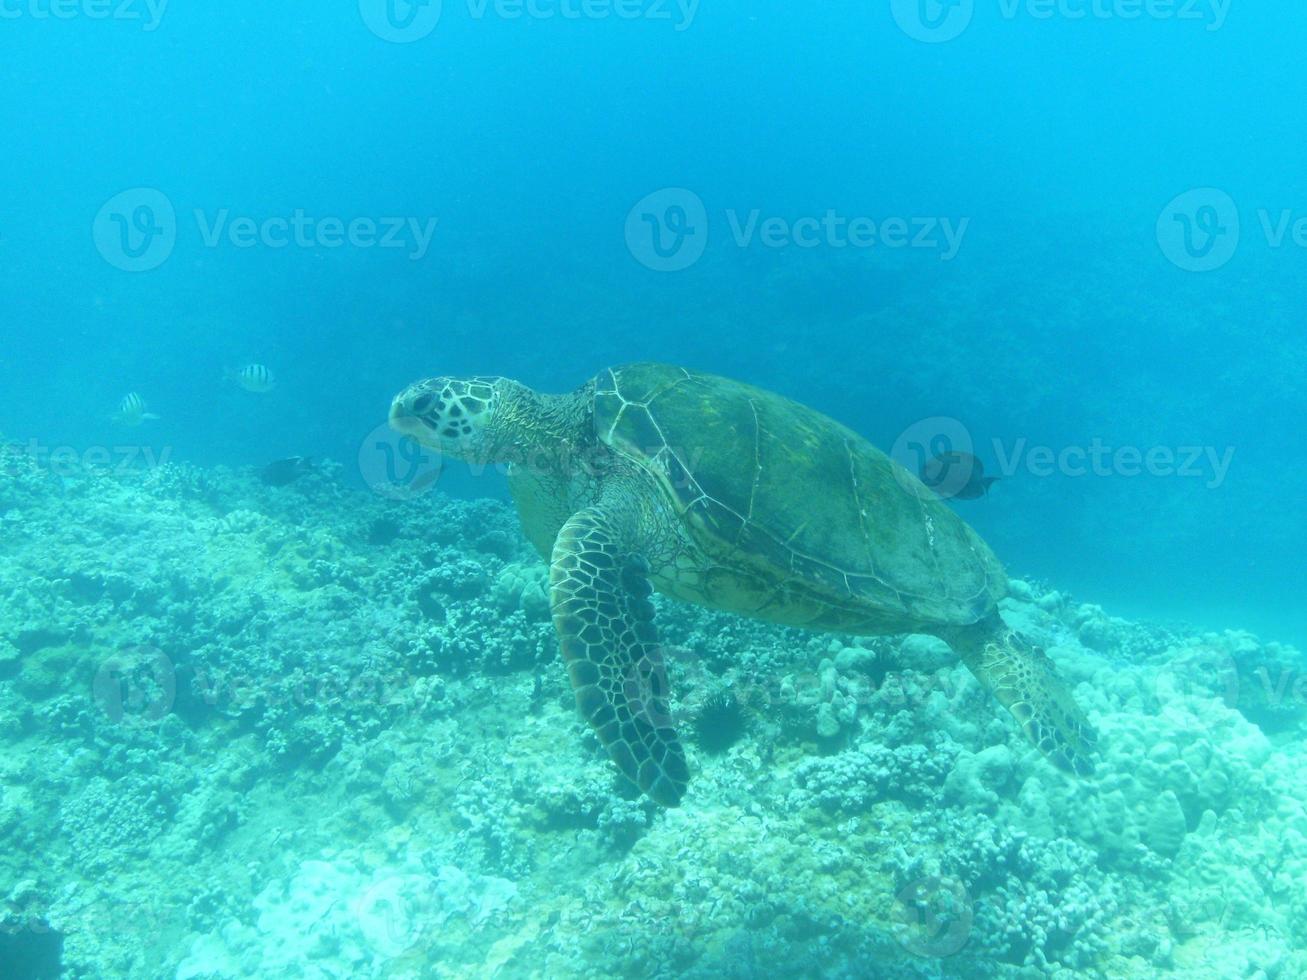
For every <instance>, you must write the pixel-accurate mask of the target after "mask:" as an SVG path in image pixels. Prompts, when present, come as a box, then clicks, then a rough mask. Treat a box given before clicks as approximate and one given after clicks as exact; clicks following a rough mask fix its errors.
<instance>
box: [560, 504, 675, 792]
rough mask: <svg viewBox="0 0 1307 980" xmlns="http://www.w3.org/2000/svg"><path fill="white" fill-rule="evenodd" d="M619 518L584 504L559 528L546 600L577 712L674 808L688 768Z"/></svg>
mask: <svg viewBox="0 0 1307 980" xmlns="http://www.w3.org/2000/svg"><path fill="white" fill-rule="evenodd" d="M624 523H625V522H624V521H622V520H621V514H620V512H616V511H606V510H605V509H604V508H603V507H590V508H587V509H585V510H582V511H580V512H579V513H577V514H575V515H573V517H572V518H571V519H570V520H568V522H567V523H566V524H565V525H563V529H562V531H561V532H559V535H558V540H557V541H556V542H555V544H554V550H553V556H552V559H551V563H550V573H549V575H550V579H549V581H550V602H551V604H552V607H553V615H554V627H555V629H557V631H558V637H559V640H560V641H561V646H562V651H563V660H564V661H565V662H566V664H567V671H568V674H569V676H570V677H571V679H572V689H573V690H574V691H575V692H576V705H577V708H578V709H580V712H581V715H582V717H584V718H585V720H586V721H588V722H589V723H590V725H591V726H592V727H593V728H594V730H595V732H596V733H597V734H598V736H599V740H600V741H601V742H602V743H603V744H604V748H606V749H607V750H608V755H609V756H610V757H611V758H612V760H613V762H615V763H617V767H618V768H619V769H620V770H621V771H622V773H623V774H624V775H625V776H626V777H627V778H628V779H630V780H631V781H632V782H634V783H635V784H636V785H637V786H639V787H640V789H641V790H642V791H643V792H644V793H646V794H647V795H648V796H649V797H650V798H651V799H653V800H654V801H655V802H657V803H661V804H662V805H663V806H676V805H677V804H679V803H680V802H681V797H682V796H684V795H685V789H686V785H687V784H688V782H689V778H690V773H689V768H688V767H687V766H686V762H685V751H684V749H683V748H682V747H681V743H680V740H679V739H678V738H677V737H676V731H675V729H674V728H673V727H672V723H671V717H670V714H669V711H668V707H667V695H668V685H667V674H666V671H665V669H664V666H663V661H662V655H661V653H660V652H659V649H658V632H657V630H656V629H655V628H654V624H653V615H654V608H653V603H651V602H650V601H649V596H650V594H651V593H652V591H653V588H652V585H651V584H650V581H649V563H648V562H647V561H646V560H645V559H644V558H643V557H642V556H641V555H640V554H639V552H638V550H637V549H636V548H635V547H634V545H635V542H634V541H633V540H632V538H633V536H634V535H633V531H632V530H631V529H629V528H625V527H624V526H623V525H624Z"/></svg>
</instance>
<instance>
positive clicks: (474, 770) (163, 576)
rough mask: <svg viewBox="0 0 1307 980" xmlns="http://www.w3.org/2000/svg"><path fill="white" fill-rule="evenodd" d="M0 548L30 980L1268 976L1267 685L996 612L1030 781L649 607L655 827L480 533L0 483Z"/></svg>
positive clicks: (1289, 739)
mask: <svg viewBox="0 0 1307 980" xmlns="http://www.w3.org/2000/svg"><path fill="white" fill-rule="evenodd" d="M0 534H2V535H3V538H4V541H5V546H6V547H5V556H4V559H3V561H0V589H3V591H4V594H5V595H6V596H7V597H8V601H7V603H6V604H5V608H4V610H3V612H2V613H0V732H3V733H4V735H3V738H4V748H3V751H0V896H4V897H3V898H2V899H0V932H3V933H4V934H5V935H6V937H10V938H12V937H13V936H23V937H26V936H29V935H30V936H35V935H36V934H37V933H38V932H41V933H42V934H43V935H46V934H48V935H50V936H56V935H57V936H58V937H59V938H60V939H61V940H62V951H61V955H62V960H63V965H64V969H65V972H66V975H67V976H70V977H99V976H111V975H122V976H127V975H130V976H142V977H178V978H188V980H200V978H205V980H212V978H224V977H241V976H250V975H269V976H270V975H287V976H289V975H297V976H304V977H336V976H358V977H446V976H502V977H517V976H521V977H529V976H575V977H595V978H599V977H604V978H607V977H612V976H633V977H636V976H638V977H673V976H686V977H704V978H707V977H738V978H745V977H772V976H775V977H780V976H817V975H820V976H823V977H858V976H868V975H875V976H883V977H905V978H906V977H919V978H925V977H978V976H985V977H1010V978H1028V977H1056V978H1069V977H1072V976H1077V977H1079V976H1089V977H1114V978H1115V977H1136V976H1137V977H1159V976H1161V977H1165V976H1197V977H1209V976H1210V977H1227V976H1241V977H1254V976H1262V977H1267V978H1271V977H1290V976H1302V975H1307V954H1304V953H1303V952H1302V950H1303V949H1304V948H1307V765H1305V764H1304V763H1307V758H1304V750H1303V744H1304V739H1303V736H1304V734H1307V731H1305V730H1304V726H1305V725H1307V712H1305V710H1304V709H1305V707H1307V705H1305V704H1304V699H1305V698H1307V682H1302V680H1301V678H1302V671H1303V661H1302V658H1301V656H1300V655H1299V653H1298V651H1296V650H1294V649H1293V648H1291V647H1288V646H1284V645H1278V644H1274V643H1262V642H1260V641H1259V640H1258V639H1257V638H1256V637H1253V636H1251V635H1249V634H1246V633H1241V632H1234V631H1231V632H1226V633H1210V632H1207V633H1197V634H1194V635H1185V631H1183V630H1180V629H1178V628H1176V627H1170V628H1166V629H1162V628H1160V627H1156V626H1149V625H1147V624H1134V623H1130V622H1127V621H1124V620H1122V619H1120V618H1117V617H1113V616H1111V615H1109V614H1107V613H1105V612H1104V611H1103V610H1101V609H1099V608H1098V607H1096V606H1092V605H1085V604H1079V603H1077V602H1075V601H1074V600H1073V599H1071V598H1070V597H1067V596H1064V595H1061V594H1058V593H1055V592H1052V591H1051V590H1048V589H1044V588H1040V587H1037V586H1034V585H1031V584H1029V583H1025V582H1014V583H1013V590H1012V597H1011V598H1010V599H1008V600H1006V601H1005V604H1004V615H1005V616H1006V617H1007V618H1008V620H1009V621H1010V622H1011V623H1012V624H1013V625H1014V626H1016V627H1017V628H1019V629H1021V630H1022V631H1024V632H1025V633H1027V634H1028V635H1029V636H1030V637H1031V638H1032V639H1034V640H1035V641H1036V642H1038V643H1039V644H1040V645H1042V646H1044V647H1045V648H1046V649H1047V650H1048V651H1049V653H1050V655H1051V656H1052V657H1053V659H1054V660H1055V661H1057V662H1058V664H1059V667H1060V669H1061V670H1062V671H1063V672H1064V673H1065V674H1066V676H1067V677H1068V678H1069V679H1070V680H1071V682H1072V683H1074V684H1075V685H1076V686H1077V696H1078V697H1079V698H1080V699H1081V701H1082V703H1083V704H1084V705H1085V706H1086V707H1087V709H1088V710H1089V711H1090V713H1091V714H1092V715H1093V717H1094V719H1095V722H1096V724H1097V725H1098V727H1099V729H1100V735H1101V754H1100V759H1099V766H1098V770H1097V772H1096V773H1095V775H1094V776H1093V777H1091V778H1087V779H1083V780H1072V779H1069V778H1068V777H1066V776H1064V775H1063V774H1061V773H1059V772H1057V771H1056V770H1054V769H1053V768H1052V767H1051V766H1050V765H1049V764H1048V763H1047V762H1046V761H1044V760H1043V759H1042V758H1041V757H1040V756H1039V754H1038V753H1037V752H1035V751H1034V750H1032V749H1031V748H1030V747H1029V746H1028V744H1027V743H1026V741H1025V740H1024V738H1023V737H1022V736H1021V734H1020V733H1019V732H1017V731H1016V730H1015V728H1014V726H1013V725H1012V724H1011V722H1010V720H1009V719H1008V718H1007V717H1006V715H1005V714H1004V713H1003V712H1002V711H1000V710H997V708H996V706H995V705H994V704H992V703H990V702H989V701H988V700H987V698H986V696H985V695H984V693H983V692H982V691H981V689H980V688H979V686H978V685H977V684H976V683H975V682H974V681H973V680H972V679H971V677H970V676H969V674H968V673H967V672H966V670H965V669H963V668H962V667H961V666H960V665H958V663H957V662H956V659H955V658H954V657H953V656H952V654H951V652H950V651H949V650H948V648H947V647H945V646H944V645H943V644H941V643H940V642H939V641H937V640H934V639H932V638H929V637H916V636H913V637H895V638H884V637H879V638H857V637H847V636H843V637H833V636H827V635H816V634H808V633H803V632H799V631H795V630H787V629H781V628H776V627H771V626H767V625H765V624H760V623H755V622H750V621H746V620H743V619H739V618H737V617H731V616H725V615H719V614H717V613H713V612H710V611H706V610H702V609H697V608H692V607H688V606H683V605H679V604H676V603H670V602H663V601H661V600H659V602H658V612H659V618H660V625H661V627H662V633H663V636H664V640H665V648H666V651H667V663H668V671H669V675H670V680H671V684H672V690H673V702H672V705H671V707H672V711H673V714H674V716H675V718H676V720H677V724H678V725H679V726H680V727H681V729H682V732H683V734H684V736H685V742H686V745H687V751H688V753H689V755H690V758H691V762H692V766H693V771H694V778H693V781H692V784H691V787H690V791H689V794H688V796H687V798H686V800H685V803H684V805H683V806H682V807H681V808H679V809H677V810H672V811H666V810H660V809H657V808H656V807H654V806H653V805H652V804H650V803H649V802H648V801H646V800H644V799H641V798H638V797H637V796H636V795H635V794H634V793H633V792H632V790H631V789H630V787H629V786H627V785H626V784H625V783H624V781H623V780H621V779H620V777H618V776H616V774H615V772H614V770H613V769H612V767H611V766H610V765H609V764H608V763H607V762H606V761H605V756H604V753H603V751H602V749H601V747H600V746H599V744H598V742H597V740H596V739H595V738H594V737H593V736H592V735H591V734H590V733H589V731H588V730H587V729H586V728H585V726H584V725H583V723H582V722H581V721H580V720H579V718H578V717H577V716H576V713H575V711H574V709H573V707H572V695H571V692H570V689H569V687H568V684H567V680H566V676H565V672H564V670H563V668H562V666H561V664H560V663H559V662H558V657H557V653H556V647H555V641H554V638H553V635H552V629H551V625H550V615H549V609H548V599H547V588H546V574H545V569H544V566H543V564H542V563H541V562H540V560H539V558H538V557H537V556H536V555H535V554H534V552H532V551H531V550H530V549H529V548H528V547H527V545H526V544H525V542H524V541H523V540H522V538H521V535H520V532H519V530H518V528H517V525H516V520H515V517H514V516H513V514H512V511H511V510H510V509H509V508H508V507H507V506H505V505H503V504H500V503H498V502H495V501H477V502H467V501H459V500H454V499H450V498H447V497H445V496H443V495H441V494H439V493H433V494H430V495H428V496H425V497H420V498H417V499H412V500H402V501H397V500H388V499H384V498H382V497H379V496H375V495H371V494H368V493H366V492H363V491H356V490H353V489H350V488H349V487H348V486H347V485H346V483H345V481H344V480H343V479H342V478H341V473H340V472H339V468H337V467H334V466H332V465H330V464H323V465H322V466H320V467H318V468H317V470H316V471H315V472H313V473H311V474H309V475H307V476H305V477H304V478H303V479H302V480H299V481H297V482H296V483H294V484H293V485H291V486H288V487H280V488H273V487H267V486H264V485H263V484H261V483H260V482H258V481H257V480H256V479H255V478H254V477H253V476H252V475H251V474H248V473H243V472H235V471H230V470H224V469H214V470H201V469H198V468H194V467H188V466H172V465H169V466H164V467H160V468H156V469H152V470H148V471H143V472H127V473H122V472H119V473H115V474H107V473H94V472H88V473H83V474H73V475H65V476H63V477H61V478H59V479H55V478H53V477H52V476H51V475H50V474H48V473H46V472H44V471H42V470H41V469H40V468H39V467H28V466H23V465H7V466H6V467H3V468H0ZM29 945H31V948H33V949H35V948H36V944H35V942H33V943H32V944H29ZM46 945H47V946H48V945H49V944H46ZM5 948H7V947H5ZM24 948H26V947H24Z"/></svg>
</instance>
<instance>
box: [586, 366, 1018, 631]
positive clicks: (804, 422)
mask: <svg viewBox="0 0 1307 980" xmlns="http://www.w3.org/2000/svg"><path fill="white" fill-rule="evenodd" d="M593 390H594V425H595V429H596V434H597V436H598V438H599V439H600V440H601V441H602V442H604V443H605V444H607V445H608V446H609V447H610V448H611V449H612V450H613V451H614V452H616V453H618V454H620V455H621V456H623V457H625V458H627V459H629V460H631V461H632V462H634V463H636V464H637V465H639V466H640V467H642V468H643V469H644V470H646V471H647V472H648V473H649V474H651V475H652V476H653V477H654V478H655V480H656V481H657V482H658V484H659V485H660V486H661V488H662V489H663V492H664V493H665V495H666V498H667V500H668V502H669V503H670V504H671V506H672V508H673V510H674V512H675V513H676V514H678V515H679V516H680V518H681V519H682V521H683V522H684V525H685V527H686V529H687V531H688V532H689V533H690V535H691V538H692V540H693V541H694V542H695V543H696V544H697V545H698V546H699V547H700V548H701V549H702V550H703V552H704V553H705V554H706V555H708V556H710V557H711V559H712V560H713V561H714V562H720V563H721V564H722V565H724V566H726V567H735V568H738V569H747V573H748V575H750V576H751V577H752V578H753V579H754V580H760V581H762V582H764V583H766V584H767V586H768V588H772V587H775V588H776V589H777V590H778V592H785V590H786V588H787V587H791V586H797V587H799V588H800V589H801V591H802V592H803V593H804V594H807V595H811V596H816V597H818V599H819V601H820V602H821V603H823V604H824V605H828V606H833V607H836V608H838V609H842V610H845V611H847V613H848V614H849V615H848V617H847V618H848V620H849V621H850V622H854V621H858V620H859V617H862V618H863V619H865V622H866V623H867V624H868V625H877V626H880V627H881V628H883V629H884V630H885V631H902V632H907V631H911V630H914V629H928V628H931V627H937V626H949V625H966V624H970V623H974V622H976V621H978V620H980V619H982V618H984V616H985V615H987V614H988V613H989V612H990V611H991V610H992V609H993V608H994V606H995V604H996V603H997V602H998V600H999V599H1000V598H1002V596H1003V595H1004V594H1005V593H1006V590H1007V577H1006V575H1005V574H1004V572H1003V569H1002V566H1001V565H1000V563H999V561H998V559H997V558H996V557H995V556H994V554H993V552H992V551H990V549H989V547H988V546H987V545H986V544H985V543H984V541H982V540H981V539H980V537H979V535H977V534H976V533H975V531H973V530H972V529H971V528H970V527H969V526H968V525H967V524H966V523H965V522H964V521H963V520H962V519H961V518H959V517H958V516H957V515H956V514H955V513H954V512H953V511H952V510H950V509H949V508H948V506H947V505H945V504H944V503H943V502H942V501H940V500H939V498H938V497H937V496H936V495H935V494H934V493H932V492H931V491H930V490H929V489H927V488H926V487H925V486H924V485H923V484H922V483H921V481H920V480H918V478H917V477H916V476H915V475H914V474H913V473H911V472H910V471H909V470H907V469H906V468H905V467H903V466H901V465H900V464H898V463H896V462H894V461H893V460H891V459H890V458H889V457H888V456H887V455H885V453H883V452H881V451H880V450H879V449H877V448H876V447H875V446H873V445H871V443H869V442H868V441H867V440H866V439H864V438H862V437H861V436H859V435H858V434H857V433H855V432H853V431H852V430H850V429H848V428H846V427H844V426H843V425H840V424H839V423H838V422H835V421H834V420H832V419H830V418H828V417H826V416H825V415H822V414H821V413H820V412H817V411H815V410H813V409H811V408H808V407H806V406H804V405H801V404H799V403H798V402H794V401H791V400H789V399H787V398H784V397H781V396H780V395H776V394H773V393H771V392H768V391H763V390H761V389H758V388H754V387H751V386H749V385H745V384H741V383H740V382H738V381H732V380H729V379H726V378H721V377H716V376H713V375H708V374H699V373H697V372H693V371H689V370H686V369H684V368H678V367H670V366H667V365H662V364H633V365H628V366H625V367H619V368H612V369H610V370H607V371H605V372H603V373H602V374H600V375H599V376H598V377H597V378H596V379H595V383H594V389H593ZM777 618H784V617H783V616H782V617H777Z"/></svg>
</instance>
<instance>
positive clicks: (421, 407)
mask: <svg viewBox="0 0 1307 980" xmlns="http://www.w3.org/2000/svg"><path fill="white" fill-rule="evenodd" d="M435 400H436V396H435V395H433V394H431V393H430V392H428V393H427V394H425V395H419V396H418V397H417V398H415V399H414V400H413V405H412V407H411V409H410V410H411V411H412V413H413V414H414V415H426V414H427V412H429V411H431V404H432V403H433V402H434V401H435Z"/></svg>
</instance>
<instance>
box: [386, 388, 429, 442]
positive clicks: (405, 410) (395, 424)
mask: <svg viewBox="0 0 1307 980" xmlns="http://www.w3.org/2000/svg"><path fill="white" fill-rule="evenodd" d="M411 393H412V389H411V388H410V389H407V390H405V391H401V392H400V393H399V394H398V395H396V396H395V400H394V401H392V402H391V403H390V427H391V428H392V429H394V430H395V431H396V432H400V433H403V434H405V435H413V436H416V435H417V433H418V432H420V431H421V430H422V419H421V417H420V416H418V415H416V414H415V413H414V412H413V410H412V403H413V399H412V397H411Z"/></svg>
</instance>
